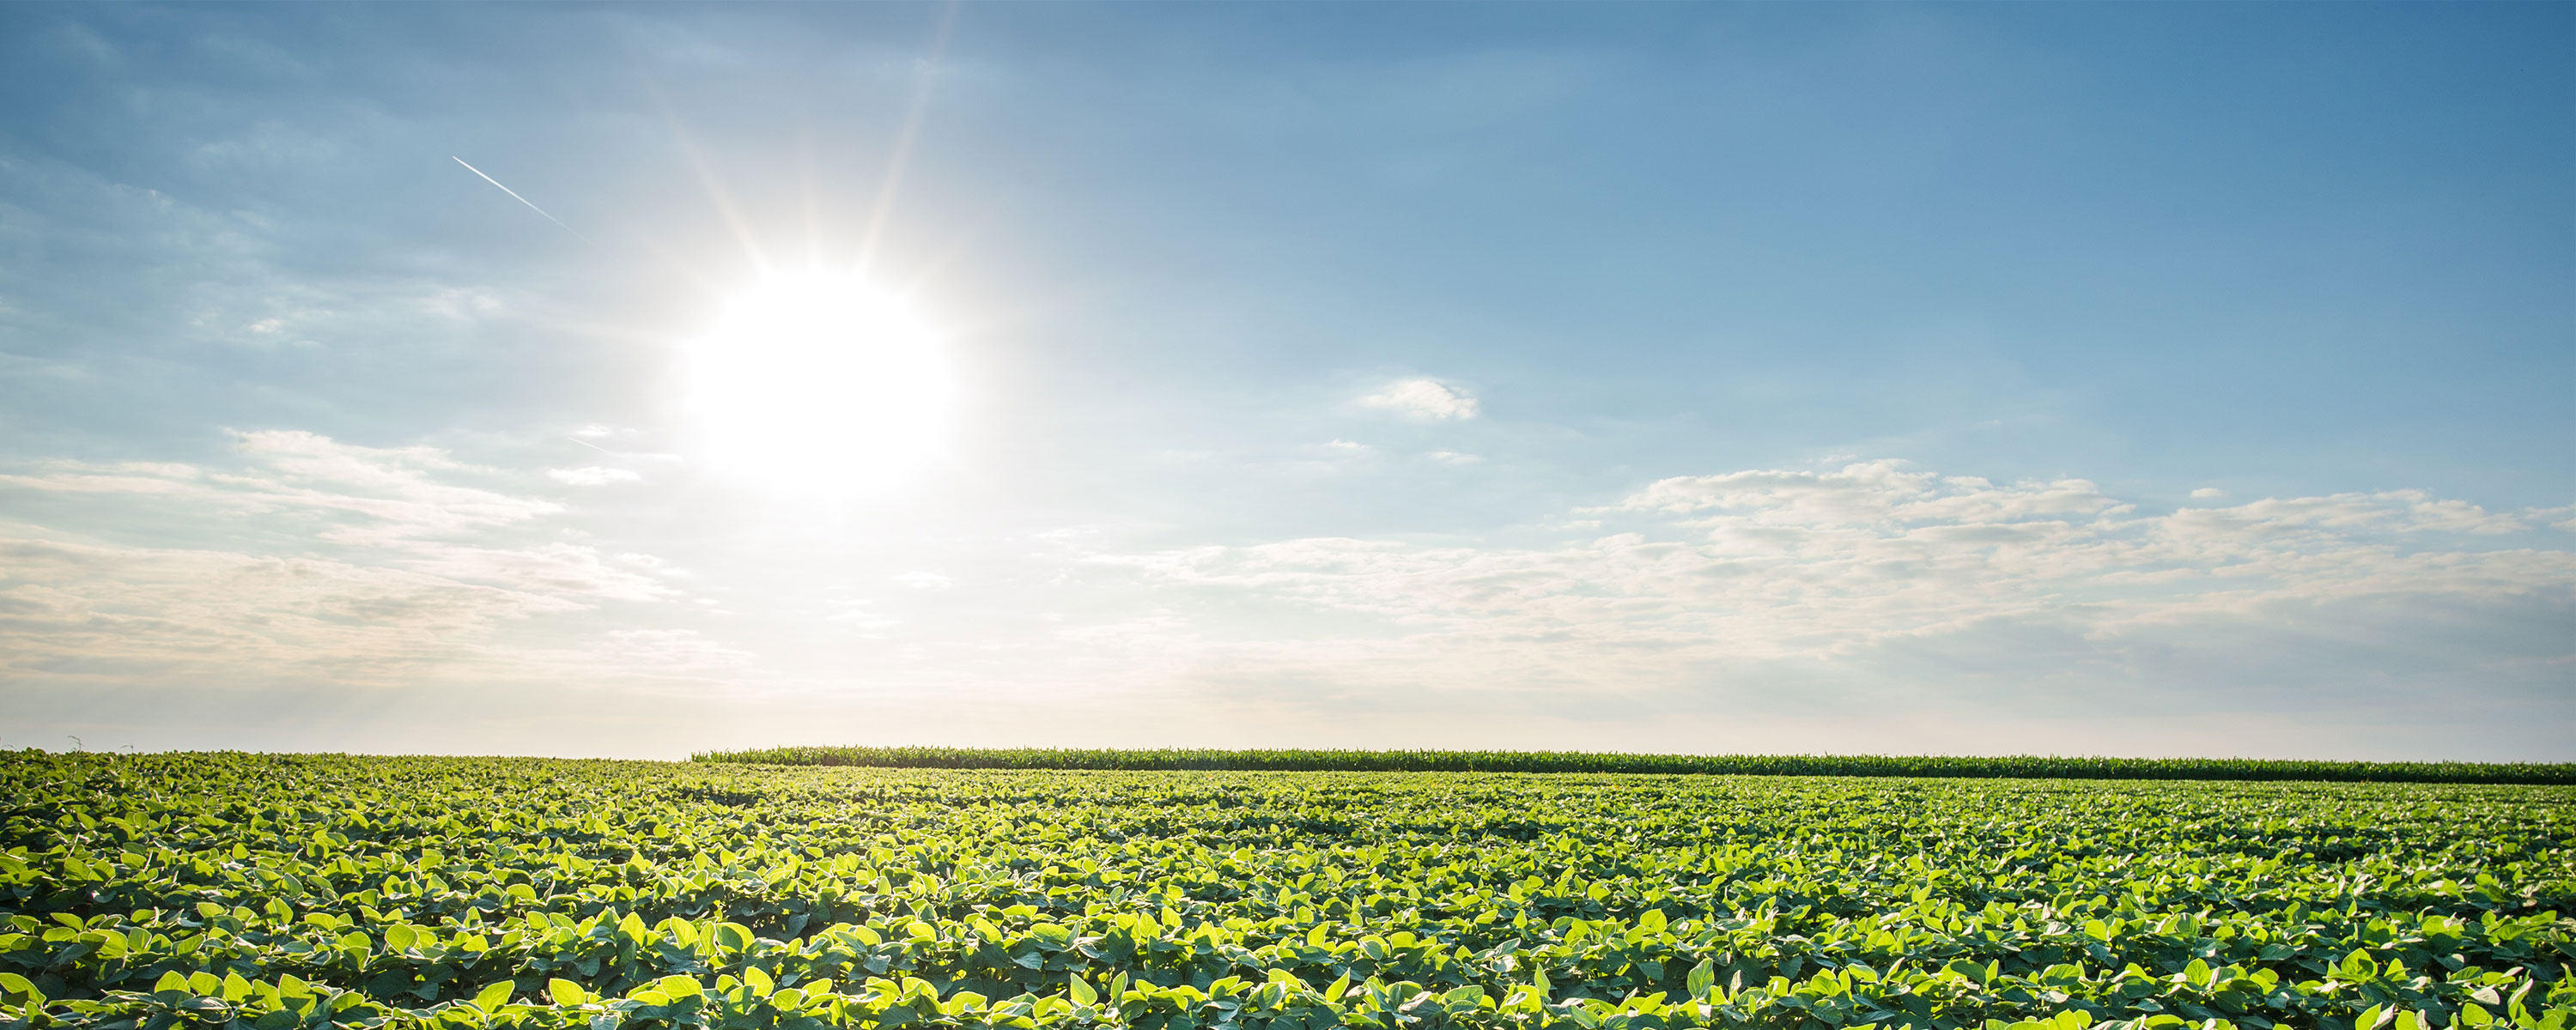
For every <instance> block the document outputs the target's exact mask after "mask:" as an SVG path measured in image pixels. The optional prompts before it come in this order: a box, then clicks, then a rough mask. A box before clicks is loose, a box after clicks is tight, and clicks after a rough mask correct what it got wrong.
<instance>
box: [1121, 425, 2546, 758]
mask: <svg viewBox="0 0 2576 1030" xmlns="http://www.w3.org/2000/svg"><path fill="white" fill-rule="evenodd" d="M1574 514H1577V515H1581V516H1585V517H1587V519H1589V520H1599V521H1612V522H1625V523H1627V524H1626V525H1624V526H1621V527H1618V528H1619V529H1620V531H1617V532H1610V533H1606V534H1602V535H1598V536H1591V537H1588V538H1585V539H1579V540H1570V541H1567V542H1564V543H1561V544H1558V545H1554V546H1542V547H1492V546H1469V545H1438V544H1426V543H1418V542H1406V541H1392V540H1364V539H1347V538H1314V539H1301V540H1288V541H1280V542H1275V543H1266V544H1258V545H1250V546H1238V547H1211V548H1192V549H1183V550H1170V551H1161V552H1154V553H1147V554H1131V555H1108V554H1102V555H1095V556H1093V557H1091V558H1090V559H1089V560H1090V561H1092V562H1095V563H1099V564H1102V565H1107V566H1113V567H1119V568H1124V569H1127V570H1130V571H1131V572H1132V573H1133V574H1134V575H1137V576H1139V577H1141V578H1143V579H1146V580H1149V581H1152V582H1157V583H1164V584H1170V585H1174V586H1186V587H1188V588H1190V589H1193V590H1198V591H1203V592H1208V591H1213V592H1233V593H1239V594H1247V595H1259V596H1261V597H1264V598H1267V599H1270V600H1272V601H1277V602H1286V603H1289V604H1293V605H1296V606H1302V607H1303V608H1306V609H1309V610H1312V611H1316V612H1330V613H1338V614H1341V615H1346V616H1351V617H1352V618H1350V619H1348V620H1346V621H1343V622H1340V623H1338V625H1340V626H1341V627H1343V628H1342V630H1341V631H1340V632H1338V633H1332V634H1319V635H1316V636H1312V637H1309V638H1307V639H1304V640H1301V641H1298V642H1297V643H1296V644H1294V645H1292V646H1280V645H1278V644H1277V643H1276V642H1262V643H1259V644H1257V645H1252V646H1247V647H1246V648H1244V649H1243V650H1241V651H1240V652H1237V653H1233V654H1230V655H1227V656H1226V659H1225V662H1226V664H1227V666H1228V667H1229V668H1231V669H1233V670H1234V671H1235V673H1236V674H1237V675H1238V676H1249V677H1252V678H1256V679H1257V678H1259V676H1260V675H1262V674H1272V675H1279V676H1284V677H1288V678H1293V679H1296V680H1298V681H1300V682H1328V683H1334V684H1338V685H1341V688H1342V689H1339V690H1335V691H1332V692H1330V694H1329V696H1326V697H1323V698H1319V699H1318V703H1329V704H1346V703H1349V701H1350V700H1351V698H1352V697H1353V696H1354V695H1364V694H1367V693H1369V692H1370V691H1371V690H1377V691H1393V690H1398V689H1402V688H1419V687H1423V686H1435V687H1449V688H1455V687H1457V686H1458V685H1461V684H1473V685H1475V686H1474V687H1472V688H1469V689H1471V690H1473V691H1482V692H1489V693H1494V694H1499V695H1517V696H1521V697H1525V698H1530V699H1541V698H1547V699H1553V701H1552V702H1551V703H1565V702H1566V701H1567V700H1568V699H1572V698H1580V697H1582V696H1584V695H1585V694H1586V693H1590V694H1592V695H1594V696H1601V695H1624V696H1639V695H1643V696H1652V697H1661V698H1663V699H1664V700H1663V701H1661V702H1659V703H1660V704H1664V705H1667V706H1673V707H1678V708H1685V709H1687V708H1692V707H1695V706H1708V705H1728V704H1732V705H1737V706H1744V707H1752V708H1762V707H1776V706H1777V705H1779V704H1783V703H1805V702H1808V701H1812V700H1814V699H1815V698H1817V697H1830V696H1833V691H1832V690H1831V689H1827V688H1820V687H1819V686H1818V683H1819V682H1820V681H1821V682H1840V683H1843V684H1844V685H1846V686H1857V685H1874V690H1873V694H1872V696H1874V697H1875V698H1876V699H1877V700H1878V701H1879V702H1880V703H1885V704H1892V705H1896V706H1898V707H1903V706H1906V705H1926V704H1929V705H1934V706H1957V705H1966V706H1969V707H1978V706H1998V707H2001V706H2005V705H2006V704H2007V701H2008V699H2010V698H2014V697H2019V696H2021V694H2022V692H2025V691H2027V690H2031V689H2037V686H2038V685H2042V684H2044V685H2046V687H2047V690H2046V692H2047V694H2048V695H2049V696H2048V697H2046V698H2044V699H2042V700H2043V701H2044V702H2045V703H2049V704H2078V705H2083V704H2093V703H2100V702H2104V701H2111V702H2116V701H2117V700H2118V698H2117V695H2118V694H2119V692H2121V691H2123V690H2130V689H2132V688H2135V687H2136V686H2138V685H2141V684H2144V683H2153V682H2158V681H2159V679H2160V678H2161V677H2166V676H2169V675H2170V674H2172V673H2174V672H2175V671H2177V670H2182V669H2192V670H2200V671H2204V672H2206V673H2208V674H2209V675H2210V676H2211V677H2212V679H2211V680H2209V681H2207V682H2204V683H2202V684H2200V685H2199V686H2198V687H2197V688H2184V689H2176V690H2168V691H2165V692H2164V694H2166V695H2167V696H2191V697H2194V698H2195V701H2194V703H2198V704H2214V705H2216V706H2218V707H2219V708H2221V709H2224V710H2228V711H2239V710H2247V709H2252V710H2266V709H2275V708H2292V707H2297V706H2299V705H2303V704H2309V703H2314V702H2315V701H2317V700H2318V697H2319V695H2317V693H2316V692H2315V690H2314V689H2313V688H2314V686H2315V683H2314V682H2313V681H2314V680H2315V679H2317V678H2331V677H2337V676H2340V677H2345V678H2347V679H2348V680H2350V681H2351V682H2350V683H2347V684H2346V688H2347V692H2348V690H2349V689H2350V688H2351V687H2352V685H2353V684H2359V683H2364V682H2372V681H2381V680H2387V679H2388V678H2389V677H2390V676H2391V675H2395V674H2393V673H2390V672H2389V671H2388V670H2389V669H2390V668H2396V669H2405V668H2410V667H2412V668H2419V669H2420V670H2422V671H2423V675H2422V676H2421V678H2420V680H2415V681H2407V682H2413V683H2415V685H2417V686H2423V687H2430V686H2436V685H2439V686H2443V687H2445V688H2447V689H2446V690H2445V691H2444V692H2443V694H2444V696H2445V697H2446V698H2448V699H2449V702H2451V703H2456V704H2458V705H2461V706H2464V707H2466V708H2477V707H2480V706H2481V705H2482V704H2483V703H2485V702H2488V701H2495V700H2499V699H2506V698H2520V699H2523V700H2531V699H2532V698H2534V697H2546V691H2547V690H2548V689H2549V684H2550V683H2551V682H2553V681H2552V680H2551V677H2552V676H2554V675H2557V674H2558V670H2563V669H2564V668H2565V667H2566V666H2567V665H2568V664H2570V663H2571V660H2576V655H2571V654H2570V651H2571V649H2570V648H2569V646H2568V644H2567V641H2566V640H2565V639H2564V633H2563V627H2564V625H2565V620H2566V617H2567V615H2568V614H2569V613H2570V612H2571V611H2576V554H2571V553H2570V552H2569V551H2568V550H2567V549H2566V547H2565V542H2564V540H2563V539H2551V538H2548V536H2546V534H2550V532H2551V531H2550V530H2549V529H2547V528H2546V527H2548V526H2549V525H2550V524H2551V523H2552V522H2553V520H2559V519H2563V518H2564V517H2565V515H2566V513H2565V512H2563V511H2559V510H2548V511H2538V510H2535V511H2528V512H2519V513H2501V512H2489V511H2485V510H2483V509H2480V508H2478V507H2477V506H2475V505H2470V504H2466V503H2464V502H2459V501H2452V500H2444V499H2439V498H2435V497H2432V496H2430V495H2428V494H2426V493H2423V492H2421V491H2394V492H2387V493H2376V494H2341V495H2334V496H2326V497H2304V498H2280V499H2265V500H2259V501H2253V502H2249V503H2245V504H2240V505H2234V506H2229V507H2205V508H2184V509H2182V510H2179V511H2173V512H2168V513H2163V514H2149V513H2141V512H2140V511H2139V510H2138V508H2137V506H2136V505H2134V504H2132V503H2129V502H2126V501H2123V500H2120V499H2117V498H2114V497H2111V496H2108V495H2106V494H2104V493H2103V492H2102V491H2101V490H2100V489H2099V488H2098V487H2096V486H2095V485H2094V484H2092V483H2090V482H2088V481H2085V480H2080V479H2067V480H2058V481H2049V482H2027V483H2012V484H1998V483H1992V482H1989V481H1986V480H1984V479H1979V478H1975V477H1965V476H1943V475H1939V474H1937V473H1933V472H1928V471H1920V470H1914V469H1910V468H1908V467H1906V466H1905V465H1903V464H1902V463H1898V462H1892V461H1878V462H1863V463H1856V464H1852V465H1849V466H1846V467H1844V468H1841V469H1837V470H1832V471H1790V470H1769V471H1744V472H1735V473H1727V474H1720V475H1708V476H1685V477H1675V478H1669V479H1665V480H1661V481H1658V482H1655V483H1653V484H1651V485H1648V486H1647V487H1645V488H1644V489H1641V490H1638V491H1636V492H1634V493H1633V494H1631V495H1629V496H1627V497H1625V498H1623V499H1621V500H1620V501H1618V502H1617V503H1615V504H1611V505H1607V506H1603V507H1599V508H1593V509H1587V510H1584V511H1581V512H1577V513H1574ZM2507 541H2510V542H2511V543H2513V544H2516V545H2518V546H2505V545H2504V543H2505V542H2507ZM2463 626H2482V627H2483V629H2481V630H2479V631H2476V632H2471V633H2467V634H2463V633H2462V627H2463ZM2471 640H2474V641H2475V644H2474V645H2471V644H2469V643H2467V641H2471ZM1202 643H1204V641H1202ZM2289 656H2297V657H2299V658H2300V659H2301V660H2306V661H2310V662H2311V663H2312V664H2311V667H2310V668H2308V669H2306V670H2304V671H2301V672H2298V673H2297V674H2296V675H2294V676H2290V677H2288V678H2284V676H2283V675H2282V674H2281V665H2282V661H2283V659H2285V658H2288V657H2289ZM2372 662H2377V663H2380V664H2381V665H2382V666H2383V668H2381V669H2376V670H2372V669H2365V668H2361V666H2364V665H2368V664H2370V663H2372ZM2398 678H2399V679H2403V678H2404V677H2403V676H2399V677H2398ZM2006 681H2011V683H2009V684H2008V683H2007V682H2006ZM1820 690H1821V691H1822V692H1821V693H1819V691H1820ZM2088 699H2090V700H2088Z"/></svg>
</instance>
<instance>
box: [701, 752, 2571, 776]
mask: <svg viewBox="0 0 2576 1030" xmlns="http://www.w3.org/2000/svg"><path fill="white" fill-rule="evenodd" d="M691 757H692V758H693V759H694V760H695V761H700V762H741V763H746V764H754V765H848V766H866V767H871V768H880V769H1092V770H1131V771H1141V770H1174V771H1180V770H1199V771H1243V772H1482V773H1504V772H1519V773H1639V774H1653V775H1721V776H1904V777H1918V778H1920V777H1973V778H2014V779H2080V780H2310V781H2329V782H2342V783H2522V784H2576V763H2566V762H2556V763H2548V762H2502V763H2490V762H2320V761H2296V760H2276V759H2251V758H2061V757H2056V756H2038V755H2019V756H2007V757H1999V758H1943V757H1928V756H1912V755H1641V754H1605V753H1600V752H1586V751H1341V750H1251V751H1226V750H1203V749H1174V748H1163V749H1135V750H1122V749H1111V748H951V747H772V748H754V749H748V750H742V751H704V752H699V753H698V754H696V755H693V756H691Z"/></svg>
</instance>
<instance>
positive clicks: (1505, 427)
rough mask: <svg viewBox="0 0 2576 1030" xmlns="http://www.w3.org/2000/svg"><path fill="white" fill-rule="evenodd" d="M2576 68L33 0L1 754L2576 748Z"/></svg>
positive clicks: (3, 110) (1980, 36) (10, 258)
mask: <svg viewBox="0 0 2576 1030" xmlns="http://www.w3.org/2000/svg"><path fill="white" fill-rule="evenodd" d="M2571 53H2576V7H2570V6H2568V5H2563V4H2477V3H2466V4H2446V5H2425V4H2370V3H2362V4H2260V5H2207V4H2093V5H2036V4H1946V5H1882V4H1865V3H1864V4H1836V5H1778V4H1761V5H1757V4H1744V5H1673V4H1654V5H1591V4H1584V5H1573V4H1567V5H1557V4H1502V5H1456V4H1401V3H1399V4H1380V5H1348V4H1291V3H1278V4H1201V5H1180V4H1085V3H1064V4H966V5H962V6H961V5H941V6H914V5H903V4H867V5H830V6H790V5H721V6H698V5H688V4H652V5H523V6H488V5H417V6H412V5H384V4H370V5H249V6H229V5H223V4H188V5H175V6H154V5H72V6H55V5H46V4H13V5H6V6H0V711H5V714H0V747H30V746H32V747H43V748H48V749H55V750H61V749H66V748H71V747H83V748H87V749H89V750H112V749H122V748H137V749H143V750H160V749H183V748H184V749H213V748H232V749H249V750H297V751H353V752H406V753H414V752H417V753H466V754H541V755H569V756H634V757H660V758H675V757H681V756H684V755H686V754H688V753H690V752H692V751H696V750H704V749H711V748H726V747H741V746H759V745H772V744H836V743H852V744H856V743H935V744H959V745H990V746H1020V745H1071V746H1208V747H1262V746H1274V747H1373V748H1375V747H1438V748H1513V749H1583V750H1616V751H1649V752H1697V753H1721V752H1726V753H1734V752H1762V753H1791V752H1796V753H1892V754H2066V755H2155V756H2164V755H2207V756H2251V757H2279V758H2346V759H2479V760H2546V761H2568V760H2576V743H2571V742H2576V457H2571V455H2576V411H2572V410H2571V409H2572V408H2576V405H2571V400H2572V399H2576V192H2571V191H2570V189H2569V183H2570V182H2571V181H2576V105H2571V104H2570V102H2569V98H2570V97H2576V61H2571V59H2570V57H2569V55H2570V54H2571Z"/></svg>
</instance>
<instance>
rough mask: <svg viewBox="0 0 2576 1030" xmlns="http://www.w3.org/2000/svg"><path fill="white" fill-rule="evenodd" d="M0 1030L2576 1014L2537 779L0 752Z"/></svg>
mask: <svg viewBox="0 0 2576 1030" xmlns="http://www.w3.org/2000/svg"><path fill="white" fill-rule="evenodd" d="M0 806H5V807H0V918H5V920H6V926H5V927H0V1027H9V1028H18V1027H27V1028H33V1027H44V1026H57V1025H81V1026H136V1027H155V1028H159V1027H179V1026H227V1025H229V1026H247V1027H257V1028H285V1027H319V1026H331V1025H347V1026H385V1027H406V1028H410V1027H419V1028H430V1027H445V1028H476V1027H527V1028H538V1027H546V1028H552V1027H563V1028H573V1027H580V1028H595V1030H606V1028H610V1027H621V1026H622V1027H668V1026H708V1027H755V1026H757V1027H769V1026H778V1027H796V1028H819V1027H827V1026H828V1027H838V1026H850V1027H865V1028H888V1030H891V1028H898V1027H916V1026H917V1027H921V1028H923V1030H968V1028H974V1030H986V1028H1004V1027H1008V1028H1013V1030H1036V1028H1038V1027H1041V1026H1043V1027H1046V1028H1048V1030H1079V1028H1094V1027H1098V1028H1127V1030H1221V1028H1242V1030H1328V1028H1341V1027H1349V1028H1361V1030H1405V1028H1419V1030H1450V1028H1457V1030H1679V1028H1696V1027H1781V1028H1793V1027H1794V1028H1808V1027H1814V1028H1823V1027H1865V1026H1873V1025H1874V1026H1881V1027H1897V1026H1916V1027H1945V1028H1946V1027H1978V1028H1987V1027H2009V1028H2043V1030H2054V1028H2081V1027H2120V1028H2130V1027H2156V1026H2184V1025H2189V1026H2195V1027H2206V1026H2233V1027H2252V1028H2268V1027H2273V1026H2283V1027H2297V1028H2307V1027H2321V1028H2327V1030H2357V1028H2370V1030H2386V1028H2396V1030H2417V1028H2430V1027H2484V1026H2519V1027H2540V1028H2548V1030H2562V1028H2566V1027H2568V1026H2569V1025H2570V1024H2571V1022H2576V1015H2571V1013H2572V1012H2576V978H2571V975H2570V969H2569V964H2570V963H2571V961H2576V919H2571V918H2569V916H2568V915H2567V914H2566V913H2568V912H2569V911H2570V907H2569V903H2570V901H2571V900H2576V850H2571V844H2576V791H2571V790H2569V789H2567V788H2563V787H2553V786H2539V787H2532V786H2456V785H2390V784H2373V785H2358V784H2321V783H2192V784H2180V783H2153V782H2071V781H2026V780H1993V779H1987V780H1976V779H1947V780H1921V779H1916V780H1905V779H1824V778H1816V779H1800V778H1783V777H1769V778H1734V777H1715V776H1690V777H1678V776H1676V777H1648V776H1634V775H1616V776H1613V775H1559V776H1524V775H1485V774H1469V775H1461V774H1404V773H1257V772H1255V773H1247V772H1194V773H1177V774H1175V773H1127V772H1062V771H939V770H887V769H852V768H782V767H758V766H744V765H734V764H721V763H695V764H662V763H619V762H563V761H541V760H503V759H426V758H350V757H338V756H266V755H239V754H198V755H144V756H123V757H115V756H104V755H42V754H37V753H34V752H24V753H15V754H11V753H0Z"/></svg>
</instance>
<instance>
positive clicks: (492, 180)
mask: <svg viewBox="0 0 2576 1030" xmlns="http://www.w3.org/2000/svg"><path fill="white" fill-rule="evenodd" d="M447 156H448V158H449V159H450V160H453V161H455V162H456V163H457V164H461V165H465V170H466V171H469V172H472V173H474V174H476V175H481V176H482V177H483V181H484V182H488V183H491V184H492V185H494V186H499V187H500V189H501V192H503V193H507V194H509V195H510V199H512V200H515V201H518V202H519V203H522V204H526V205H528V210H530V211H534V212H536V213H538V214H540V215H545V218H546V221H549V222H553V223H555V225H557V226H559V227H561V228H562V229H563V231H565V232H568V233H571V234H573V235H574V236H578V237H580V238H581V241H582V242H583V243H589V244H591V245H593V246H597V245H598V244H597V241H595V240H592V239H591V238H590V237H588V236H582V235H581V230H579V229H575V228H573V227H572V226H569V225H564V220H563V219H560V218H557V217H555V216H553V215H547V214H546V209H544V208H541V207H538V206H537V205H536V202H535V201H531V200H529V199H528V198H526V197H522V196H520V195H519V191H517V190H514V189H511V188H509V187H507V186H502V185H501V180H499V179H495V178H493V177H491V176H489V175H483V170H482V169H480V168H476V167H474V166H473V165H470V164H465V159H464V158H461V157H457V156H456V155H454V154H449V155H447Z"/></svg>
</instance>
